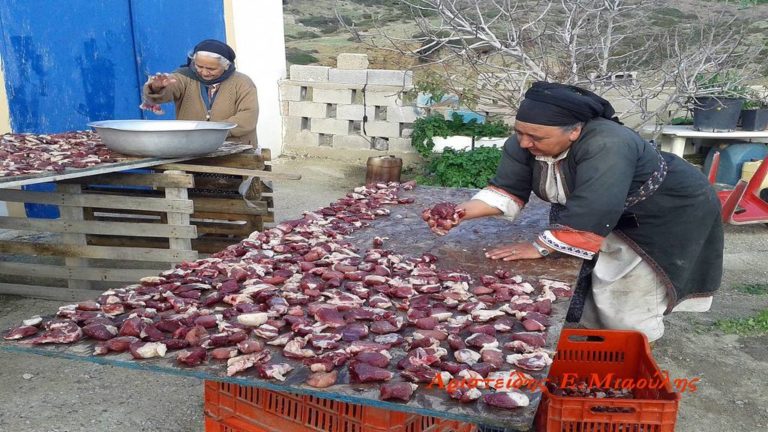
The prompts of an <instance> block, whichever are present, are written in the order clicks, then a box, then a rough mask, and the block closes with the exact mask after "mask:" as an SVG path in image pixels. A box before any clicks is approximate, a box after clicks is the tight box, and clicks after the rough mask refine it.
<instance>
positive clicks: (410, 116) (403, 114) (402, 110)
mask: <svg viewBox="0 0 768 432" xmlns="http://www.w3.org/2000/svg"><path fill="white" fill-rule="evenodd" d="M419 117H421V110H420V109H418V108H416V107H415V106H402V107H398V106H388V107H387V121H391V122H400V123H413V122H415V121H416V119H418V118H419Z"/></svg>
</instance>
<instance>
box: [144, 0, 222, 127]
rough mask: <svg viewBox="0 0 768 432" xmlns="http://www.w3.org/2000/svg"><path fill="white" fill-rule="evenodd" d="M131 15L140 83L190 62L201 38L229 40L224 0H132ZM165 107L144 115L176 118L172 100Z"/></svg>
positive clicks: (153, 117)
mask: <svg viewBox="0 0 768 432" xmlns="http://www.w3.org/2000/svg"><path fill="white" fill-rule="evenodd" d="M131 15H132V16H131V21H132V22H133V35H134V43H135V51H136V70H137V73H138V75H139V81H140V85H143V84H144V82H146V80H147V77H149V76H150V75H152V74H155V73H157V72H172V71H174V70H176V68H178V67H179V66H181V65H183V64H186V63H187V56H188V55H189V53H191V52H192V48H193V47H194V46H195V45H196V44H197V43H198V42H200V41H201V40H203V39H218V40H220V41H224V40H225V39H226V35H225V25H224V7H223V0H164V1H157V0H131ZM138 89H139V90H140V89H141V87H138ZM163 109H164V110H165V114H164V115H162V116H158V115H156V114H152V113H151V112H146V111H145V112H143V118H146V119H164V118H165V119H172V118H174V112H173V104H172V103H171V104H164V105H163Z"/></svg>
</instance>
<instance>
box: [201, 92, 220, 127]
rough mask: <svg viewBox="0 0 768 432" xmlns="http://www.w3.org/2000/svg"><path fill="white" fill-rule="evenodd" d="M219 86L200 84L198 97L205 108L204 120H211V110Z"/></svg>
mask: <svg viewBox="0 0 768 432" xmlns="http://www.w3.org/2000/svg"><path fill="white" fill-rule="evenodd" d="M218 90H219V84H218V83H217V84H211V85H205V84H203V83H200V97H201V98H202V99H203V105H204V106H205V120H206V121H210V120H211V108H212V107H213V102H214V101H215V100H216V95H218V94H219V91H218Z"/></svg>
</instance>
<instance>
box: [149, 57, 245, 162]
mask: <svg viewBox="0 0 768 432" xmlns="http://www.w3.org/2000/svg"><path fill="white" fill-rule="evenodd" d="M171 75H172V76H173V78H175V79H176V82H174V83H171V84H170V85H169V86H167V87H165V88H164V89H163V90H161V91H160V93H151V90H150V89H149V82H147V83H146V84H144V89H143V93H144V99H145V100H146V101H148V102H151V103H155V104H160V103H166V102H171V101H173V102H174V103H175V105H176V119H178V120H205V119H206V110H205V104H204V103H203V98H202V97H201V96H200V85H201V84H200V82H198V81H196V80H193V79H192V78H189V77H186V76H184V75H181V74H179V73H172V74H171ZM258 117H259V100H258V97H257V94H256V85H255V84H253V81H251V79H250V78H248V76H247V75H245V74H242V73H240V72H235V73H234V74H233V75H232V76H231V77H229V78H227V79H226V80H224V81H223V82H222V83H221V85H220V86H219V89H218V91H217V93H216V99H215V100H214V102H213V106H212V107H211V118H210V120H211V121H220V122H232V123H235V124H237V127H235V128H234V129H231V130H230V131H229V136H228V137H227V140H229V141H234V142H239V143H243V144H250V145H252V146H254V147H258V141H257V140H256V121H257V120H258Z"/></svg>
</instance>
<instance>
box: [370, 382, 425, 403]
mask: <svg viewBox="0 0 768 432" xmlns="http://www.w3.org/2000/svg"><path fill="white" fill-rule="evenodd" d="M417 388H419V386H418V385H417V384H412V383H404V382H397V383H386V384H382V385H381V387H379V399H381V400H400V401H403V402H408V401H409V400H410V399H411V396H412V395H413V392H414V391H415V390H416V389H417Z"/></svg>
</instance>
